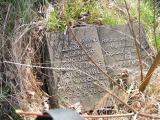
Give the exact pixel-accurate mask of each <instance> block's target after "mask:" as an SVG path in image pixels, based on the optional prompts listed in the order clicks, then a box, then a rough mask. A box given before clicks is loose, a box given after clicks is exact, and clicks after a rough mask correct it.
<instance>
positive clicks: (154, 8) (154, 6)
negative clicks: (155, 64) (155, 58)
mask: <svg viewBox="0 0 160 120" xmlns="http://www.w3.org/2000/svg"><path fill="white" fill-rule="evenodd" d="M153 10H154V26H153V30H154V31H153V34H154V41H155V46H156V49H157V52H158V45H157V36H156V0H153Z"/></svg>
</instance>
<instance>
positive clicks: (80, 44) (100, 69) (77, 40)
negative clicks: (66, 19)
mask: <svg viewBox="0 0 160 120" xmlns="http://www.w3.org/2000/svg"><path fill="white" fill-rule="evenodd" d="M70 31H71V33H72V35H73V37H74V38H75V39H74V40H75V41H76V42H77V43H78V45H79V46H80V47H81V48H82V50H83V51H84V52H85V54H86V55H87V57H88V58H89V59H90V61H91V62H92V63H93V64H94V65H95V66H96V67H97V68H98V70H99V71H101V72H102V73H103V74H104V75H105V76H106V77H108V78H109V80H110V81H112V82H113V83H114V84H115V85H117V86H118V87H119V88H120V89H122V90H123V91H124V92H125V93H127V92H126V90H125V89H124V88H123V87H121V86H120V85H119V84H117V83H116V82H115V81H114V80H113V79H112V78H111V77H110V76H109V75H108V74H107V71H106V70H103V69H102V68H100V66H99V65H98V64H97V63H96V62H95V61H94V60H93V59H92V57H90V55H89V54H88V53H87V51H86V49H85V48H84V46H83V45H82V43H80V41H79V39H78V38H77V37H76V35H75V33H74V32H73V29H72V28H71V27H70Z"/></svg>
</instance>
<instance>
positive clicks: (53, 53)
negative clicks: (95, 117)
mask: <svg viewBox="0 0 160 120" xmlns="http://www.w3.org/2000/svg"><path fill="white" fill-rule="evenodd" d="M140 28H141V29H140V33H141V36H140V42H141V45H142V46H141V47H142V49H141V51H142V55H143V59H144V61H143V63H145V64H146V66H144V68H145V69H146V68H147V65H150V63H151V61H152V60H151V56H150V53H151V50H150V48H149V45H148V43H147V41H146V36H145V31H144V29H143V26H142V25H141V27H140ZM73 30H74V33H75V35H76V37H77V38H78V39H79V42H80V43H81V44H82V45H83V46H84V48H85V50H86V51H87V53H88V54H89V56H90V57H91V58H92V59H93V60H94V61H95V62H96V63H98V65H99V66H100V67H101V68H102V69H104V70H107V72H108V74H109V75H110V76H112V77H114V76H113V75H114V72H115V71H119V69H122V68H127V69H129V70H139V64H138V58H137V54H136V47H135V45H134V40H133V38H132V34H131V32H130V30H129V27H128V25H121V26H115V27H112V26H95V25H87V26H83V27H77V28H74V29H73ZM134 32H135V34H136V37H137V36H138V26H137V25H136V24H134ZM137 38H138V37H137ZM47 40H48V47H49V54H50V60H51V63H52V67H55V68H62V69H61V70H56V71H55V70H54V71H53V75H54V82H55V84H57V85H58V95H59V97H60V102H61V103H68V104H74V103H77V102H81V103H82V105H83V107H84V109H85V110H91V109H93V108H94V107H95V105H96V104H97V102H98V101H99V100H100V99H101V97H103V95H104V94H105V91H103V90H102V89H101V88H98V87H97V86H96V85H95V84H94V82H95V81H96V80H95V79H98V80H100V81H101V82H102V83H103V84H105V86H109V80H108V78H107V77H106V76H104V75H103V74H102V73H101V72H100V71H99V70H98V68H97V67H96V66H95V65H94V64H93V63H92V62H91V61H90V59H89V58H88V56H87V55H86V54H85V52H84V51H83V50H82V48H81V47H80V46H79V44H78V43H77V42H76V41H75V38H74V37H73V35H72V33H71V32H70V31H67V33H66V34H63V33H50V34H49V36H48V39H47ZM137 41H138V39H137ZM139 47H140V44H139Z"/></svg>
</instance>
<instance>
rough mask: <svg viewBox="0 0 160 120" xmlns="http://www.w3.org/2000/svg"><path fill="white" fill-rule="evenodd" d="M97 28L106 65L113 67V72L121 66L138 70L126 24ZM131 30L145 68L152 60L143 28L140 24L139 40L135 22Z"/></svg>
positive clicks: (130, 35) (121, 67)
mask: <svg viewBox="0 0 160 120" xmlns="http://www.w3.org/2000/svg"><path fill="white" fill-rule="evenodd" d="M97 30H98V36H99V41H100V44H101V47H102V51H103V56H104V59H105V64H106V67H108V68H111V69H114V70H115V71H114V72H116V71H119V70H120V69H123V68H127V69H128V70H131V71H134V70H139V60H138V55H137V51H136V46H135V42H134V39H133V37H132V33H131V32H130V29H129V25H128V24H126V25H119V26H115V27H113V26H109V25H108V26H100V27H98V28H97ZM133 30H134V33H135V35H136V40H137V43H138V46H139V48H140V51H141V53H142V60H143V61H142V63H143V68H144V69H147V68H148V65H150V64H151V62H152V58H151V49H150V47H149V45H148V43H147V38H146V34H145V31H144V28H143V26H142V25H141V26H140V40H139V26H138V25H137V24H133ZM140 45H141V47H140Z"/></svg>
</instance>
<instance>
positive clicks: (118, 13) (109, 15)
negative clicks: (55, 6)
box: [48, 0, 160, 48]
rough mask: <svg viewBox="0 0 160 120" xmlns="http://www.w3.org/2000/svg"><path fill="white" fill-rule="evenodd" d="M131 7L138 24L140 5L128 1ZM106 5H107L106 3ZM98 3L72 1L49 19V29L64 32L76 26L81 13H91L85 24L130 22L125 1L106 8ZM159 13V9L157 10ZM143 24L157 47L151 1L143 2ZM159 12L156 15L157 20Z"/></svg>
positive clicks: (130, 0) (141, 8) (159, 36)
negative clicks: (67, 28) (66, 28)
mask: <svg viewBox="0 0 160 120" xmlns="http://www.w3.org/2000/svg"><path fill="white" fill-rule="evenodd" d="M127 2H128V5H129V8H130V9H129V12H130V15H131V18H132V19H133V20H134V22H138V16H139V11H138V3H137V1H136V2H135V1H133V0H127ZM104 4H105V3H104ZM104 4H103V5H102V3H100V2H98V1H92V2H88V3H86V2H84V0H77V1H73V0H70V2H68V3H67V4H66V5H65V6H64V9H63V11H61V14H59V13H58V11H57V10H54V11H53V12H52V13H51V15H50V19H49V23H48V27H49V30H50V31H55V30H60V31H64V29H65V27H66V26H68V25H74V24H75V23H76V21H77V19H78V16H80V14H81V13H87V12H89V13H90V16H89V17H87V19H85V21H84V22H85V23H88V24H97V21H100V22H101V23H102V24H108V25H120V24H124V23H127V22H128V17H127V12H126V10H125V5H124V2H123V0H120V1H118V2H117V3H116V4H114V5H112V6H109V5H106V6H104ZM156 10H157V11H158V9H157V8H156ZM140 16H141V22H142V23H143V25H144V27H145V30H146V32H147V37H148V39H149V41H150V42H151V43H152V44H153V45H155V40H154V33H153V31H154V29H153V26H154V11H153V4H152V1H150V0H145V1H141V5H140ZM157 17H158V12H157V13H156V19H157ZM157 45H158V47H159V48H160V33H157Z"/></svg>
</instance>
